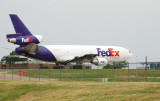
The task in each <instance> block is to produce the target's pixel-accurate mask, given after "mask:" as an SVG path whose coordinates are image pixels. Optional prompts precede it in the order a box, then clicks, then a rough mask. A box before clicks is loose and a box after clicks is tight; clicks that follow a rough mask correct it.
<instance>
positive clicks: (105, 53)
mask: <svg viewBox="0 0 160 101" xmlns="http://www.w3.org/2000/svg"><path fill="white" fill-rule="evenodd" d="M10 18H11V21H12V24H13V26H14V29H15V32H16V34H7V35H6V37H7V40H8V42H10V43H14V44H17V45H19V47H17V48H16V49H15V51H16V53H18V54H20V55H23V56H25V57H29V58H33V59H38V60H42V61H47V62H54V63H56V64H57V65H67V64H69V63H76V64H79V63H92V64H95V65H97V66H105V65H107V64H108V63H114V62H122V61H127V60H128V59H129V58H131V57H132V53H131V52H130V51H129V50H128V49H126V48H123V47H117V46H90V45H42V46H40V45H38V44H39V43H40V42H42V40H43V38H42V36H41V35H33V34H32V33H31V32H30V31H29V30H28V29H27V27H26V26H25V25H24V24H23V22H22V21H21V20H20V19H19V17H18V16H17V15H15V14H10Z"/></svg>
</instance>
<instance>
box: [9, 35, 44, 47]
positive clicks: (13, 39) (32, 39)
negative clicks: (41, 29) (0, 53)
mask: <svg viewBox="0 0 160 101" xmlns="http://www.w3.org/2000/svg"><path fill="white" fill-rule="evenodd" d="M7 39H8V42H10V43H14V44H18V45H28V44H30V43H35V44H39V43H40V42H42V40H43V37H42V36H41V35H34V36H33V35H30V36H22V35H15V36H14V35H13V34H9V35H8V36H7Z"/></svg>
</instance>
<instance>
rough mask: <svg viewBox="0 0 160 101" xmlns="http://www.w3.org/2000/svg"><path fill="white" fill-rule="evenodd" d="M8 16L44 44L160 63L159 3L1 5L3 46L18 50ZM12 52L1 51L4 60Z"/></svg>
mask: <svg viewBox="0 0 160 101" xmlns="http://www.w3.org/2000/svg"><path fill="white" fill-rule="evenodd" d="M9 14H17V15H18V16H19V17H20V19H21V20H22V21H23V22H24V23H25V25H26V26H27V27H28V28H29V30H30V31H31V32H32V33H33V34H40V35H42V36H43V38H44V41H43V43H41V44H42V45H46V44H53V45H57V44H59V45H61V44H71V45H73V44H74V45H106V46H107V45H112V46H122V47H125V48H127V49H129V50H130V51H131V52H132V53H133V54H134V56H133V57H132V59H131V60H130V61H135V60H136V58H135V57H136V56H137V60H138V61H144V57H145V56H148V58H149V60H152V61H160V55H159V53H160V45H159V43H160V0H0V46H4V47H9V48H13V49H14V48H15V47H18V45H13V44H11V43H8V42H7V41H6V34H13V33H15V31H14V29H13V25H12V23H11V21H10V18H9ZM10 52H11V50H6V49H2V48H0V58H1V57H3V56H4V55H8V54H9V53H10Z"/></svg>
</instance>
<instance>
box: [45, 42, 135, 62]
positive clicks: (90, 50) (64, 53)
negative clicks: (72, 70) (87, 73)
mask: <svg viewBox="0 0 160 101" xmlns="http://www.w3.org/2000/svg"><path fill="white" fill-rule="evenodd" d="M44 47H46V48H47V49H48V50H50V51H51V53H52V54H53V55H54V56H55V58H56V60H57V61H58V62H65V61H67V60H72V59H74V58H75V57H82V56H84V55H87V54H97V57H103V58H105V59H107V60H108V62H121V61H126V60H128V59H129V58H130V57H131V56H132V53H130V51H129V50H128V49H126V48H122V47H117V46H89V45H45V46H44Z"/></svg>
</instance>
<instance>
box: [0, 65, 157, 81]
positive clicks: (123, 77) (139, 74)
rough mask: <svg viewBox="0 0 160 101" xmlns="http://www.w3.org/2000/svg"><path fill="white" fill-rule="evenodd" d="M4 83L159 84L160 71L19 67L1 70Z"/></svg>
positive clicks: (0, 73)
mask: <svg viewBox="0 0 160 101" xmlns="http://www.w3.org/2000/svg"><path fill="white" fill-rule="evenodd" d="M0 80H1V81H2V80H4V81H86V82H87V81H93V82H159V81H160V70H159V69H130V68H126V69H115V68H111V69H87V68H83V69H73V68H71V69H44V68H39V67H18V68H12V67H11V68H10V69H0Z"/></svg>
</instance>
